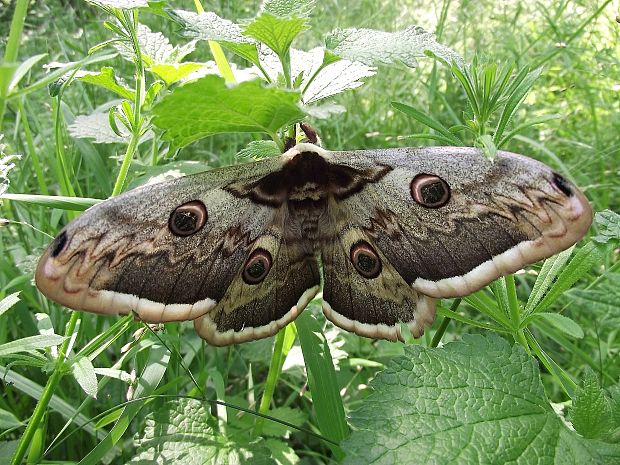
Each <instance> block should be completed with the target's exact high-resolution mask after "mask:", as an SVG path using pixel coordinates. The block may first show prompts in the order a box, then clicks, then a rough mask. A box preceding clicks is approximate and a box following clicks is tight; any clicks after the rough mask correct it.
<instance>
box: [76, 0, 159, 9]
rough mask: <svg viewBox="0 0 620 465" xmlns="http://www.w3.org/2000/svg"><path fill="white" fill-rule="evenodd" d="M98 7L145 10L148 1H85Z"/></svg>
mask: <svg viewBox="0 0 620 465" xmlns="http://www.w3.org/2000/svg"><path fill="white" fill-rule="evenodd" d="M86 1H87V2H88V3H91V4H93V5H95V6H99V7H111V8H118V9H121V10H131V9H133V8H147V7H148V6H149V2H148V0H86Z"/></svg>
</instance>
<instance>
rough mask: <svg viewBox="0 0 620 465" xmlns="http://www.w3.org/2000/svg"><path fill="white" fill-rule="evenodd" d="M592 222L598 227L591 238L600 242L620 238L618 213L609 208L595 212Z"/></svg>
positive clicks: (604, 242)
mask: <svg viewBox="0 0 620 465" xmlns="http://www.w3.org/2000/svg"><path fill="white" fill-rule="evenodd" d="M594 222H595V223H596V225H597V227H598V234H597V235H596V236H594V237H593V238H592V240H593V241H596V242H598V243H601V244H606V243H607V242H609V241H618V240H620V215H619V214H618V213H616V212H613V211H611V210H603V211H602V212H596V214H595V215H594Z"/></svg>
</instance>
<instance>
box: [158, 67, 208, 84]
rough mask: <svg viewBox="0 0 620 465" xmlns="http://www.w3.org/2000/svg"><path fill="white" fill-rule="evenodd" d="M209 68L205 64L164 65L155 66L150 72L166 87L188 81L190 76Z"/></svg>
mask: <svg viewBox="0 0 620 465" xmlns="http://www.w3.org/2000/svg"><path fill="white" fill-rule="evenodd" d="M204 68H207V65H205V64H203V63H192V62H185V63H162V64H158V65H153V66H151V67H150V68H149V70H150V71H151V72H152V73H153V74H155V75H156V76H157V77H158V78H160V79H161V80H163V81H164V82H165V83H166V85H168V86H169V85H170V84H173V83H175V82H178V81H182V80H183V79H186V78H187V77H188V76H189V75H190V74H192V73H195V72H197V71H200V70H202V69H204Z"/></svg>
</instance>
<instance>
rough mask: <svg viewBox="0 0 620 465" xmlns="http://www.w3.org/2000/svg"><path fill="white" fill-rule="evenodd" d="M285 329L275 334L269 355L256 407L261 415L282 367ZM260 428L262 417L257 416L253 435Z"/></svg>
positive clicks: (261, 427)
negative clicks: (265, 375) (264, 378)
mask: <svg viewBox="0 0 620 465" xmlns="http://www.w3.org/2000/svg"><path fill="white" fill-rule="evenodd" d="M285 330H286V328H285V329H281V330H280V331H279V332H278V334H277V335H276V342H275V344H274V346H273V355H272V356H271V363H270V364H269V373H267V382H266V383H265V391H264V392H263V396H262V397H261V399H260V405H259V407H258V412H259V413H261V414H263V415H265V414H266V413H267V412H268V411H269V405H270V404H271V399H272V398H273V393H274V391H275V389H276V384H277V383H278V378H279V376H280V370H281V369H282V349H283V347H284V338H285V334H284V333H285ZM262 429H263V421H262V417H259V418H258V419H257V420H256V425H255V427H254V435H255V436H258V435H260V434H261V431H262Z"/></svg>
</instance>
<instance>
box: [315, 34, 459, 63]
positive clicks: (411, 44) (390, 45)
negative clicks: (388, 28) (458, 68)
mask: <svg viewBox="0 0 620 465" xmlns="http://www.w3.org/2000/svg"><path fill="white" fill-rule="evenodd" d="M325 44H326V45H327V48H328V49H330V50H332V51H333V52H334V53H335V54H336V55H338V56H340V57H342V58H346V59H348V60H351V61H361V62H362V63H364V64H366V65H380V64H386V65H387V64H392V63H396V62H397V61H401V62H403V63H404V64H405V65H407V66H409V67H410V68H415V67H417V66H418V60H417V59H416V58H419V57H423V56H427V55H428V54H429V53H430V54H432V55H433V56H436V57H438V58H440V59H441V60H443V61H445V62H447V63H451V64H452V63H455V64H459V65H460V64H462V63H463V59H462V58H461V57H460V56H459V55H458V54H457V53H456V52H455V51H454V50H452V49H450V48H449V47H446V46H445V45H441V44H440V43H438V42H437V41H436V40H435V34H432V33H430V32H426V31H425V30H424V29H423V28H421V27H418V26H410V27H408V28H407V29H405V30H404V31H398V32H384V31H376V30H374V29H336V30H334V31H332V32H331V33H329V35H328V36H327V37H326V39H325Z"/></svg>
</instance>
